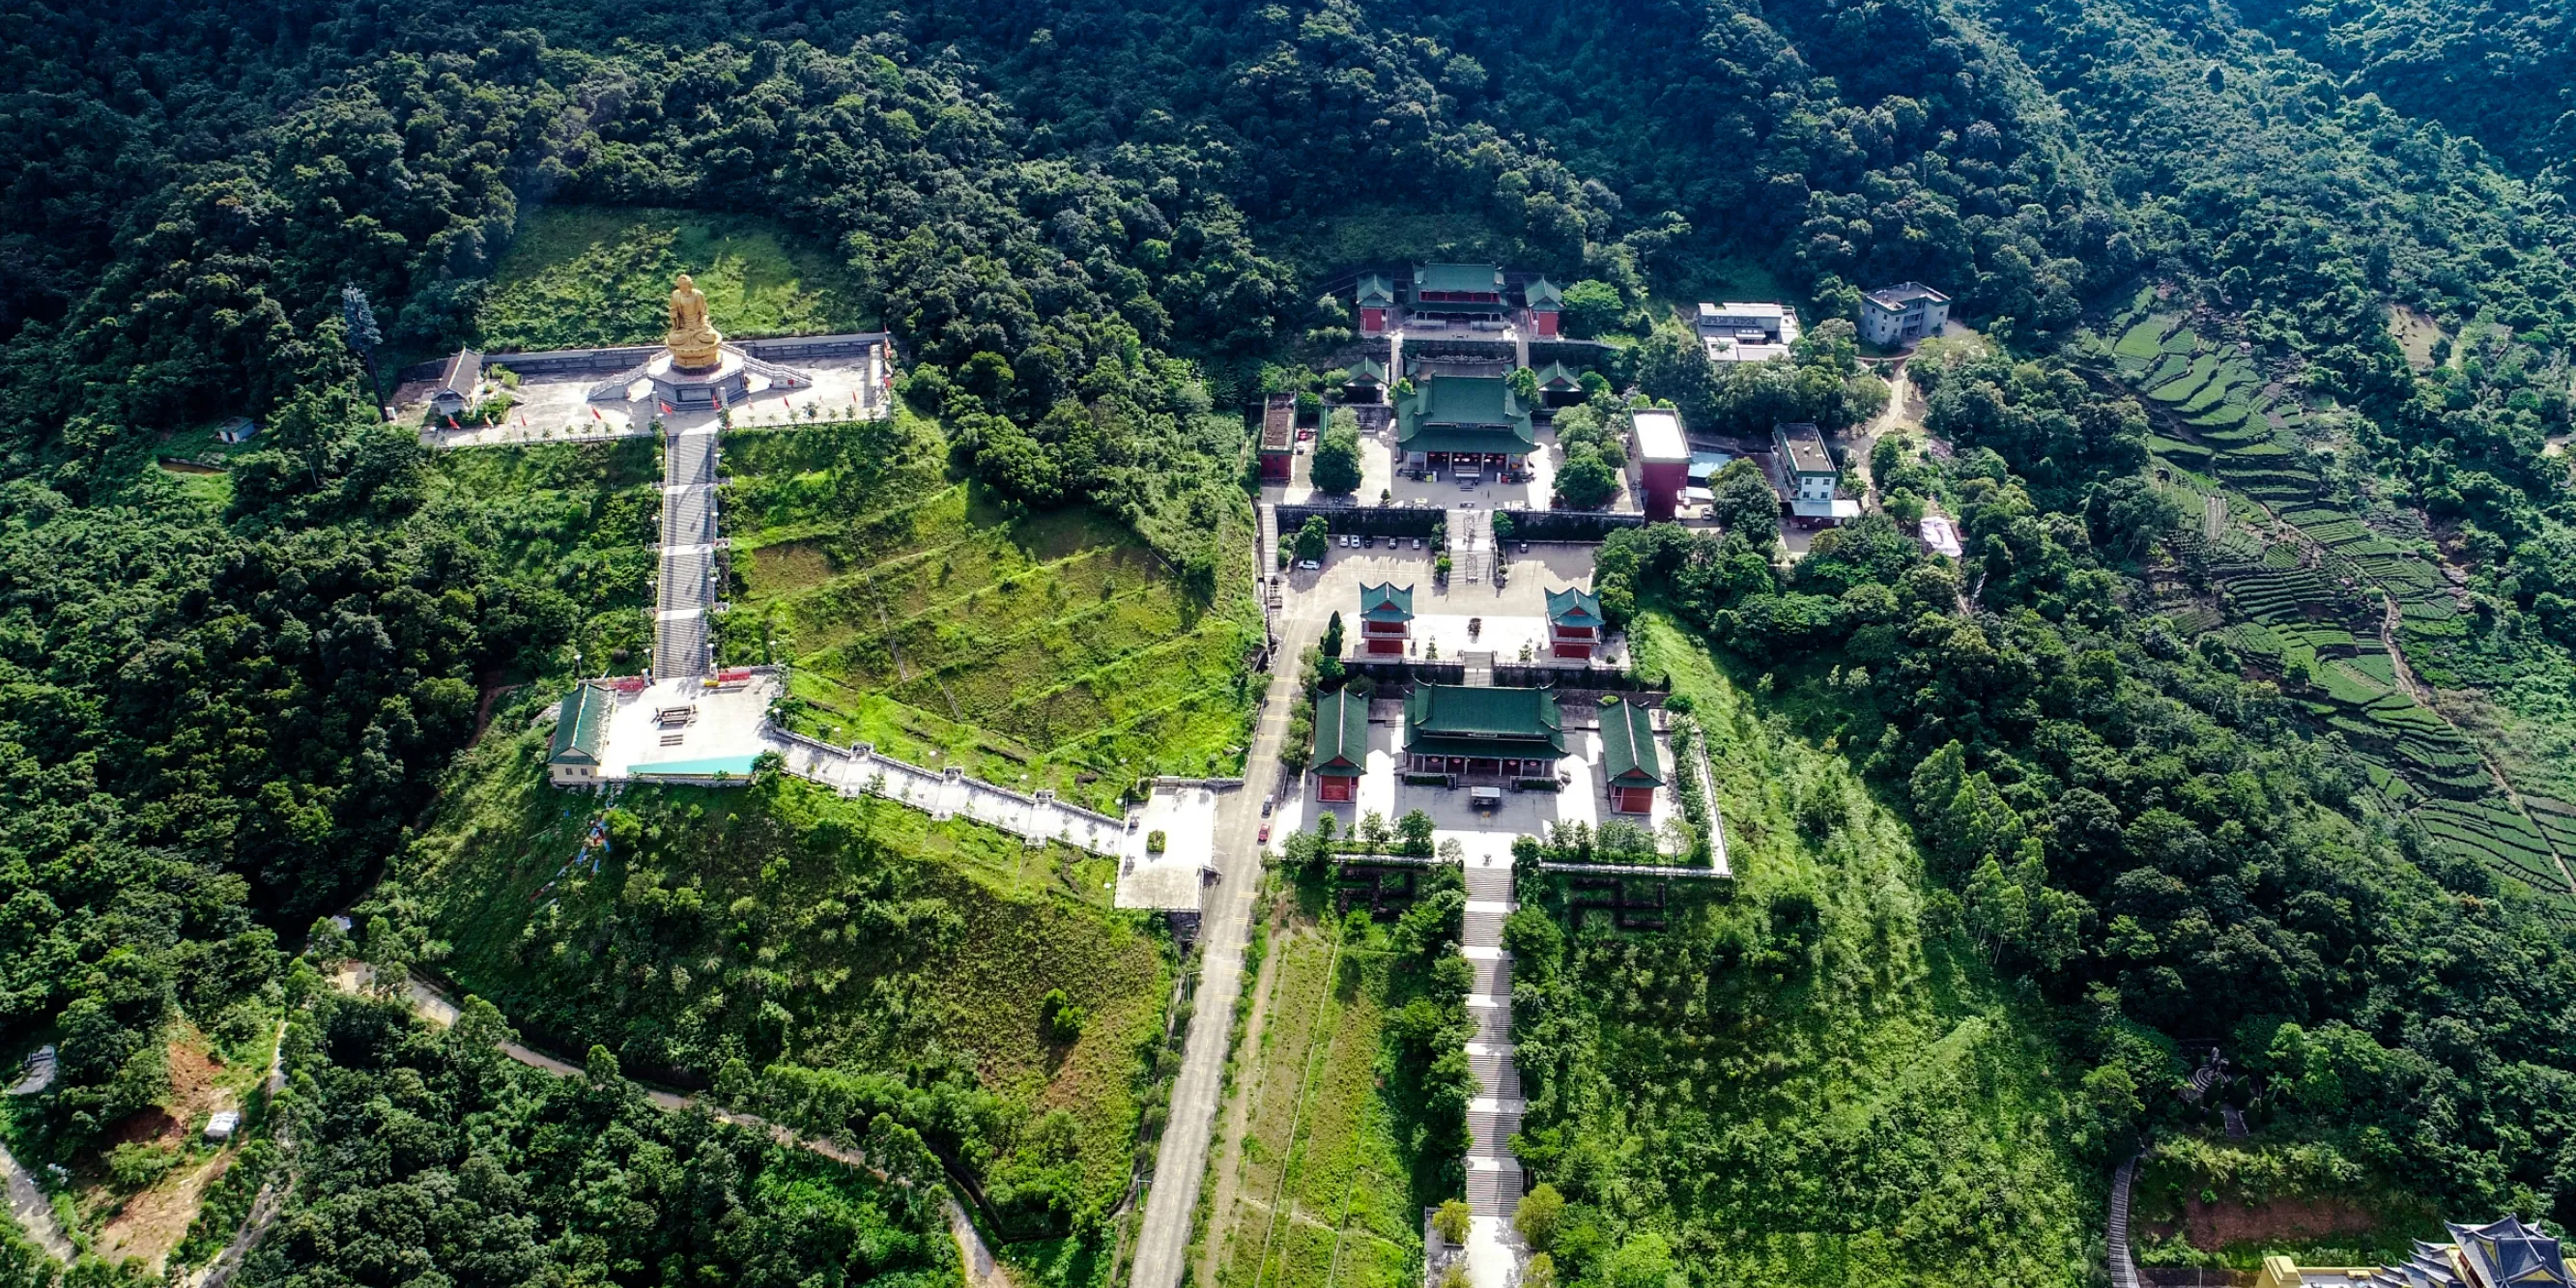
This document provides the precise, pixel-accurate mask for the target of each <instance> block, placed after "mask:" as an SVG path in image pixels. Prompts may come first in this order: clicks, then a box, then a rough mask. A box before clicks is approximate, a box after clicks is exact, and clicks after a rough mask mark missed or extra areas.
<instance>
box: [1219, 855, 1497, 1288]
mask: <svg viewBox="0 0 2576 1288" xmlns="http://www.w3.org/2000/svg"><path fill="white" fill-rule="evenodd" d="M1330 884H1331V881H1330V879H1329V878H1328V877H1326V876H1324V875H1323V873H1322V872H1320V871H1318V872H1314V873H1310V874H1307V875H1306V876H1305V879H1303V880H1301V881H1299V882H1298V883H1296V884H1295V885H1293V886H1290V887H1287V888H1285V889H1284V890H1283V897H1282V898H1281V899H1280V901H1279V902H1278V903H1277V904H1275V905H1274V906H1273V907H1272V908H1271V909H1270V910H1269V916H1268V918H1267V919H1266V922H1265V926H1266V936H1267V938H1266V943H1267V945H1268V947H1267V951H1266V953H1265V954H1264V968H1263V969H1262V970H1261V971H1260V973H1259V976H1258V979H1257V980H1256V989H1255V995H1254V996H1253V997H1251V998H1249V999H1248V1002H1249V1006H1250V1013H1251V1014H1253V1015H1255V1016H1257V1018H1256V1019H1254V1020H1252V1021H1251V1025H1252V1027H1250V1028H1248V1029H1247V1031H1246V1033H1245V1034H1244V1042H1243V1045H1242V1047H1241V1048H1240V1049H1239V1050H1238V1052H1237V1054H1236V1056H1235V1060H1236V1064H1235V1070H1234V1079H1233V1084H1232V1087H1231V1091H1230V1097H1229V1099H1228V1101H1227V1103H1226V1104H1225V1106H1224V1107H1223V1108H1222V1109H1221V1110H1220V1111H1219V1115H1220V1116H1219V1119H1218V1123H1219V1132H1220V1134H1221V1135H1223V1136H1224V1137H1225V1139H1224V1140H1223V1141H1221V1142H1220V1143H1219V1146H1218V1148H1217V1149H1216V1150H1215V1151H1214V1152H1213V1154H1212V1156H1211V1159H1210V1172H1209V1176H1208V1181H1207V1185H1208V1190H1207V1193H1208V1198H1207V1200H1206V1207H1207V1211H1208V1225H1207V1228H1206V1233H1205V1235H1204V1236H1203V1242H1202V1244H1201V1246H1200V1249H1199V1251H1200V1255H1201V1257H1202V1261H1201V1262H1200V1268H1201V1271H1202V1273H1204V1274H1206V1275H1207V1276H1209V1277H1208V1278H1207V1279H1205V1280H1204V1282H1207V1283H1209V1284H1211V1285H1214V1286H1215V1288H1253V1286H1254V1285H1260V1284H1277V1285H1311V1286H1315V1288H1320V1286H1321V1285H1327V1284H1342V1285H1349V1286H1350V1288H1406V1286H1408V1285H1412V1284H1415V1283H1418V1282H1419V1277H1420V1275H1421V1266H1422V1210H1423V1209H1424V1208H1426V1207H1430V1206H1433V1205H1435V1204H1437V1203H1438V1202H1439V1201H1440V1200H1442V1199H1445V1198H1454V1197H1456V1196H1457V1195H1456V1188H1455V1184H1454V1178H1452V1177H1451V1176H1450V1175H1449V1174H1448V1173H1447V1172H1445V1171H1444V1169H1443V1167H1442V1163H1443V1161H1444V1160H1445V1159H1446V1157H1447V1156H1446V1155H1444V1154H1440V1153H1438V1152H1436V1151H1433V1150H1430V1149H1426V1144H1427V1134H1426V1132H1425V1131H1424V1130H1423V1128H1422V1126H1421V1114H1420V1112H1419V1103H1420V1102H1419V1097H1418V1096H1415V1095H1412V1094H1411V1089H1412V1088H1413V1087H1414V1085H1415V1081H1414V1079H1412V1078H1409V1077H1406V1076H1404V1075H1403V1073H1401V1072H1400V1071H1402V1070H1404V1069H1406V1068H1407V1064H1406V1056H1405V1053H1404V1050H1403V1049H1402V1046H1401V1042H1400V1039H1399V1037H1398V1031H1399V1030H1400V1029H1402V1028H1404V1027H1405V1026H1406V1025H1407V1023H1408V1022H1409V1021H1408V1017H1407V1016H1406V1014H1405V1008H1406V1007H1407V1006H1408V1005H1409V1004H1410V1003H1411V1002H1412V1000H1413V998H1414V997H1416V996H1418V995H1419V994H1420V992H1421V989H1422V985H1421V976H1422V974H1423V972H1422V971H1421V969H1420V967H1419V964H1418V962H1416V961H1415V960H1414V959H1412V958H1410V957H1409V956H1407V955H1406V954H1405V953H1404V952H1403V951H1402V950H1401V949H1398V948H1395V947H1393V944H1394V943H1395V941H1396V939H1397V936H1396V935H1394V934H1390V933H1389V932H1388V931H1387V930H1385V929H1383V928H1378V927H1372V926H1369V925H1368V922H1367V918H1365V917H1361V918H1360V919H1359V920H1358V921H1357V922H1349V921H1343V920H1337V919H1336V918H1335V917H1334V916H1333V913H1334V908H1333V906H1332V904H1331V901H1330V900H1331V896H1330V893H1329V889H1328V887H1329V886H1330ZM1435 884H1437V885H1445V886H1454V885H1455V882H1454V881H1453V880H1442V879H1440V878H1434V879H1433V881H1431V882H1426V884H1424V885H1423V886H1422V887H1421V891H1422V893H1425V894H1428V893H1430V892H1431V890H1432V889H1433V886H1434V885H1435Z"/></svg>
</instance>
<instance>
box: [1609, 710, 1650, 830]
mask: <svg viewBox="0 0 2576 1288" xmlns="http://www.w3.org/2000/svg"><path fill="white" fill-rule="evenodd" d="M1601 780H1602V782H1603V783H1604V784H1606V785H1607V786H1608V787H1609V789H1610V808H1611V809H1612V810H1614V811H1616V812H1618V813H1621V814H1652V813H1654V812H1655V789H1656V788H1658V787H1661V786H1663V785H1664V766H1663V757H1662V755H1661V754H1659V753H1658V752H1657V751H1656V750H1655V713H1654V710H1653V709H1652V708H1650V707H1645V706H1640V705H1639V704H1637V703H1634V702H1629V701H1625V700H1623V699H1620V698H1615V697H1614V698H1610V699H1608V700H1606V701H1604V702H1603V703H1602V704H1601Z"/></svg>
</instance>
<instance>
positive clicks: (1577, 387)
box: [1537, 362, 1583, 407]
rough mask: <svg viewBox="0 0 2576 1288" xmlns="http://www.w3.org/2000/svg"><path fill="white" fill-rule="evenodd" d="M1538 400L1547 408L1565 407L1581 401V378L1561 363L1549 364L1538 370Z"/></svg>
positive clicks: (1572, 369)
mask: <svg viewBox="0 0 2576 1288" xmlns="http://www.w3.org/2000/svg"><path fill="white" fill-rule="evenodd" d="M1537 374H1538V400H1539V402H1540V404H1541V405H1543V406H1548V407H1566V406H1571V405H1573V404H1575V403H1579V402H1581V401H1583V377H1582V375H1581V374H1579V373H1577V372H1576V371H1575V370H1574V368H1572V367H1569V366H1567V365H1565V364H1564V363H1562V362H1551V363H1549V364H1547V365H1546V366H1544V367H1541V368H1539V369H1538V373H1537Z"/></svg>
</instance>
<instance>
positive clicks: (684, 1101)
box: [210, 966, 1011, 1288]
mask: <svg viewBox="0 0 2576 1288" xmlns="http://www.w3.org/2000/svg"><path fill="white" fill-rule="evenodd" d="M370 975H371V972H369V971H368V970H367V968H366V967H364V966H352V967H348V968H345V969H343V970H341V971H339V972H338V973H336V974H334V975H333V976H332V977H331V982H332V984H333V985H335V986H336V987H338V988H339V989H340V991H341V992H344V993H356V992H359V991H361V990H362V989H364V988H365V987H366V986H367V984H368V983H369V982H370ZM403 993H404V998H405V1000H406V1001H408V1002H409V1003H410V1004H411V1009H412V1013H413V1014H415V1015H418V1016H420V1017H421V1018H422V1019H425V1020H428V1021H429V1022H430V1023H432V1024H435V1025H437V1026H438V1027H440V1028H449V1027H452V1026H454V1025H455V1023H456V1016H457V1010H456V1004H455V1003H454V1002H451V1001H449V1000H448V999H447V997H446V995H445V994H443V993H441V992H439V991H438V989H437V987H436V986H435V985H432V984H431V983H430V982H429V981H427V980H425V979H422V978H421V977H420V976H418V975H414V976H412V977H410V978H409V979H408V980H406V981H405V982H404V988H403ZM501 1054H503V1055H505V1056H508V1057H509V1058H510V1059H512V1060H514V1061H517V1062H518V1063H520V1064H524V1065H526V1066H528V1067H529V1068H531V1069H540V1070H543V1071H545V1072H546V1073H549V1074H552V1075H554V1076H555V1077H558V1078H569V1077H573V1076H575V1075H578V1074H580V1073H581V1070H579V1069H576V1068H574V1067H573V1066H571V1065H569V1064H566V1063H564V1062H563V1061H561V1060H557V1059H555V1058H554V1057H552V1056H549V1055H545V1054H543V1053H541V1052H537V1051H532V1050H530V1049H528V1048H527V1047H524V1046H521V1045H519V1044H518V1043H516V1042H504V1043H502V1044H501ZM644 1098H645V1099H646V1100H648V1101H651V1102H652V1104H653V1107H654V1108H656V1109H660V1110H662V1111H664V1112H666V1113H678V1112H681V1111H683V1110H686V1109H687V1108H689V1107H690V1106H691V1105H694V1104H697V1103H699V1101H698V1099H697V1097H695V1096H682V1095H678V1094H675V1093H673V1092H668V1091H651V1090H648V1091H646V1092H645V1093H644ZM706 1109H707V1111H708V1112H709V1113H710V1114H712V1115H713V1116H714V1118H715V1120H716V1121H717V1122H721V1123H725V1124H728V1125H730V1126H735V1127H741V1128H745V1129H747V1130H750V1131H756V1132H759V1133H761V1134H762V1135H765V1136H767V1137H769V1139H770V1140H772V1141H774V1142H776V1143H777V1144H779V1145H782V1146H785V1147H786V1148H789V1149H801V1150H804V1151H805V1152H806V1153H809V1154H815V1155H818V1156H820V1157H823V1158H828V1159H831V1160H832V1161H833V1162H836V1163H840V1164H843V1165H845V1166H848V1167H854V1168H858V1169H860V1170H862V1171H865V1172H866V1173H867V1174H868V1175H870V1176H872V1177H875V1178H876V1179H877V1180H880V1181H891V1180H892V1178H890V1177H888V1176H887V1175H886V1173H885V1172H884V1171H883V1170H882V1169H880V1168H878V1167H876V1166H874V1165H872V1164H870V1163H869V1162H868V1160H867V1156H866V1155H864V1154H862V1153H860V1152H859V1151H857V1150H854V1149H851V1148H849V1147H848V1146H845V1145H838V1144H834V1143H833V1142H831V1141H828V1140H818V1139H815V1138H813V1137H810V1136H803V1135H799V1134H797V1133H796V1132H793V1131H790V1130H788V1129H787V1128H785V1127H781V1126H779V1125H778V1124H776V1123H773V1122H770V1121H768V1120H767V1119H764V1118H761V1117H759V1116H757V1115H754V1114H744V1113H735V1112H734V1111H732V1110H729V1109H719V1108H717V1107H715V1106H714V1105H708V1106H706ZM892 1183H895V1184H903V1183H904V1182H892ZM939 1198H940V1203H941V1206H942V1207H943V1208H944V1209H945V1210H946V1212H947V1214H948V1234H949V1237H950V1238H952V1239H954V1240H956V1243H957V1257H958V1260H960V1261H962V1262H963V1263H965V1267H966V1275H967V1281H968V1283H969V1284H970V1285H972V1288H1011V1277H1010V1274H1009V1272H1008V1271H1006V1270H1004V1269H1003V1268H1002V1265H1001V1263H1000V1262H998V1261H996V1260H995V1259H994V1257H993V1250H992V1249H991V1248H990V1247H988V1246H986V1245H985V1243H984V1236H983V1233H982V1232H981V1231H979V1230H977V1229H976V1228H975V1222H974V1220H973V1218H971V1217H969V1216H968V1215H967V1214H966V1208H965V1205H964V1204H962V1203H959V1202H958V1201H957V1196H956V1195H954V1194H951V1193H948V1192H947V1191H946V1189H945V1187H943V1188H942V1191H941V1193H940V1196H939ZM247 1227H248V1223H245V1229H246V1230H247ZM236 1242H238V1240H236ZM225 1251H226V1253H227V1254H229V1253H230V1252H231V1251H232V1250H231V1249H229V1248H227V1249H225ZM210 1288H211V1286H210Z"/></svg>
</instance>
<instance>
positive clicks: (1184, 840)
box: [1113, 787, 1218, 912]
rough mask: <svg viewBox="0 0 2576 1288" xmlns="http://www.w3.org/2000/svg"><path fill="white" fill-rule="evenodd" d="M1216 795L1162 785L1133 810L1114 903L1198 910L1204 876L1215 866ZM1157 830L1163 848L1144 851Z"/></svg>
mask: <svg viewBox="0 0 2576 1288" xmlns="http://www.w3.org/2000/svg"><path fill="white" fill-rule="evenodd" d="M1217 799H1218V797H1217V792H1216V791H1215V790H1214V789H1212V788H1207V787H1176V788H1160V789H1157V790H1156V791H1155V792H1154V795H1153V797H1152V798H1151V799H1149V800H1147V801H1146V802H1145V804H1144V805H1143V806H1142V807H1141V808H1140V809H1138V810H1137V812H1136V819H1135V826H1134V827H1131V828H1129V829H1128V830H1127V840H1126V844H1125V848H1124V850H1123V851H1122V853H1121V854H1120V856H1119V860H1118V890H1117V894H1116V896H1115V898H1114V899H1113V902H1114V903H1116V905H1117V906H1118V907H1121V908H1148V909H1159V910H1163V911H1178V912H1197V911H1198V910H1199V900H1200V892H1201V891H1202V890H1203V889H1204V888H1205V886H1204V884H1203V883H1204V881H1205V874H1206V873H1207V871H1208V869H1210V868H1212V867H1214V866H1215V864H1216V809H1217ZM1157 830H1160V831H1161V832H1162V833H1163V852H1162V853H1160V854H1148V853H1146V852H1145V844H1146V841H1147V839H1148V838H1149V837H1151V835H1152V834H1153V833H1154V832H1155V831H1157Z"/></svg>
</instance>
